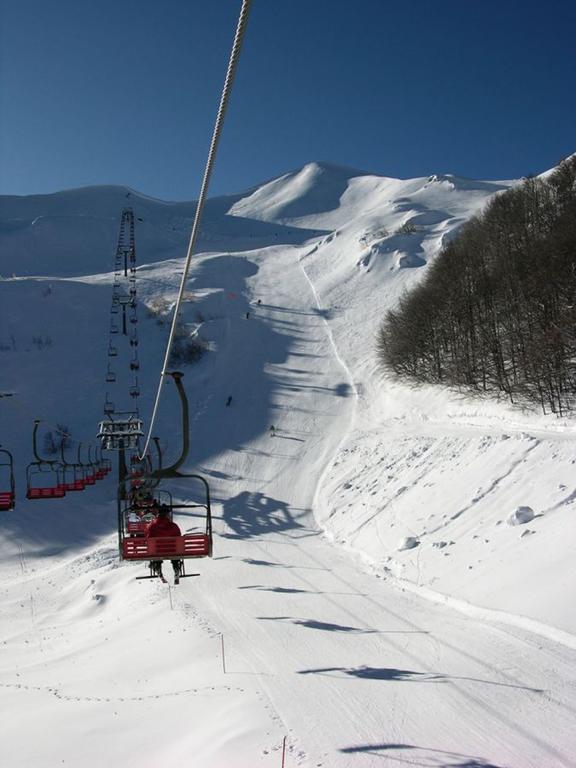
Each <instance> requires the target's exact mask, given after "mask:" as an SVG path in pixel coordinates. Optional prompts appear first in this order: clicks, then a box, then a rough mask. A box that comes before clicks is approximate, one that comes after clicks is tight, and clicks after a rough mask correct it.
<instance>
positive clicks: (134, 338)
mask: <svg viewBox="0 0 576 768" xmlns="http://www.w3.org/2000/svg"><path fill="white" fill-rule="evenodd" d="M130 346H131V347H137V346H138V335H137V334H136V331H134V333H133V334H132V335H131V336H130Z"/></svg>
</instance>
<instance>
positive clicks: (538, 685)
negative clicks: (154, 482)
mask: <svg viewBox="0 0 576 768" xmlns="http://www.w3.org/2000/svg"><path fill="white" fill-rule="evenodd" d="M513 183H514V182H513V181H501V182H489V181H473V180H469V179H462V178H458V177H455V176H451V175H437V176H431V177H425V178H418V179H408V180H400V179H391V178H386V177H382V176H377V175H373V174H369V173H364V172H360V171H354V170H352V169H346V168H341V167H337V166H333V165H330V164H327V163H311V164H309V165H307V166H305V167H304V168H302V169H300V170H298V171H295V172H292V173H288V174H285V175H284V176H281V177H280V178H278V179H274V180H272V181H269V182H267V183H265V184H262V185H260V186H258V187H256V188H254V189H251V190H248V191H246V192H244V193H241V194H238V195H233V196H227V197H222V198H215V199H212V200H210V201H209V203H208V204H207V206H206V213H205V217H204V220H203V224H202V235H201V239H200V244H199V249H198V250H199V253H198V255H197V256H196V257H195V259H194V264H193V268H192V272H191V276H190V283H189V286H188V288H189V295H188V300H187V302H186V305H185V308H184V319H185V321H186V322H187V323H188V324H189V326H190V327H191V328H194V329H196V330H197V332H198V333H199V335H200V336H201V337H202V338H204V339H205V340H206V341H207V342H208V343H209V346H210V349H209V352H208V353H207V354H206V355H205V356H204V357H203V358H202V359H201V360H200V362H198V363H197V364H195V365H194V366H187V367H186V368H185V384H186V388H187V390H188V393H189V399H190V404H191V419H192V448H191V453H190V458H189V462H188V466H189V468H191V469H192V468H193V469H194V470H196V471H198V472H200V473H202V474H203V475H205V476H206V477H207V478H208V479H209V481H210V484H211V488H212V493H213V498H214V502H215V515H216V523H215V527H216V542H215V557H214V559H213V560H211V561H209V562H206V561H200V562H198V564H197V566H196V565H195V567H194V569H193V570H195V571H198V572H199V573H200V574H201V576H200V578H198V579H190V580H188V581H186V582H185V583H183V584H181V585H180V586H179V587H178V588H177V590H176V589H172V588H170V589H168V588H166V587H165V586H164V585H161V584H156V583H150V582H137V581H135V580H134V575H135V573H137V572H139V568H138V567H137V566H133V565H130V564H123V565H121V566H120V565H119V563H118V559H117V553H116V549H115V548H116V540H115V530H116V521H115V503H114V494H115V485H114V481H113V479H109V480H108V481H106V482H104V483H102V484H100V485H99V486H96V487H95V488H93V489H90V490H89V491H88V490H87V491H86V492H84V493H82V494H76V496H75V497H74V498H71V497H70V498H66V499H64V500H62V501H43V502H27V501H26V500H25V484H24V481H25V478H24V467H25V465H26V463H27V462H28V461H29V460H30V459H31V449H30V436H31V429H32V422H33V419H34V418H39V419H42V420H44V424H43V429H44V430H46V429H50V428H53V425H55V424H56V423H58V424H65V425H66V426H67V427H68V428H69V429H70V430H71V431H72V433H73V434H74V436H75V437H76V439H77V440H84V441H90V440H93V438H94V434H95V431H96V425H97V422H98V420H99V418H100V415H101V413H102V405H103V402H104V395H105V392H106V385H105V383H104V374H105V369H106V363H107V344H108V336H107V333H108V323H109V315H108V312H109V307H110V297H111V284H112V280H113V274H112V273H111V269H112V265H113V258H114V251H115V243H116V237H117V230H118V225H119V219H120V212H121V209H122V208H123V207H124V206H128V205H129V206H131V207H132V208H133V210H134V213H135V216H136V247H137V254H138V262H139V264H141V265H142V266H141V267H140V268H139V270H138V291H139V298H140V302H141V305H147V307H148V309H146V308H145V307H144V306H141V309H140V315H139V317H140V324H139V328H140V337H141V344H140V347H139V353H140V359H141V371H140V384H141V389H142V398H141V412H142V414H143V416H144V419H145V420H146V418H148V415H149V413H150V410H151V405H152V399H153V396H154V393H155V386H156V383H157V377H158V374H159V369H160V365H161V360H162V355H163V351H164V349H163V345H164V343H165V340H166V335H167V324H166V322H163V316H162V312H164V311H166V309H167V308H168V309H169V307H170V306H171V303H172V302H173V301H174V299H175V296H176V293H177V289H178V284H179V279H180V275H181V270H182V257H183V256H184V253H185V248H186V243H187V237H188V234H189V228H190V224H191V220H192V216H193V214H194V210H195V205H194V203H167V202H163V201H159V200H154V199H151V198H149V197H146V196H144V195H141V194H140V193H138V192H135V191H134V190H129V189H127V188H121V187H92V188H86V189H79V190H69V191H66V192H61V193H55V194H52V195H43V196H32V197H25V198H19V197H4V198H0V275H2V280H1V281H0V361H1V363H2V364H1V366H0V393H6V392H9V393H13V394H12V395H11V396H10V397H1V398H0V443H2V444H3V445H5V446H6V447H8V448H9V449H10V450H12V451H13V452H14V454H15V458H16V464H17V469H18V505H17V510H16V511H15V512H13V513H3V516H2V518H0V554H1V558H0V573H1V574H2V582H1V584H2V587H1V589H2V603H1V606H2V607H1V608H0V616H1V617H2V618H1V623H2V636H1V638H0V639H1V640H2V645H0V647H1V648H2V660H1V662H0V664H1V666H0V699H1V700H2V704H3V712H5V713H7V714H6V715H5V725H6V726H7V727H8V729H9V733H10V734H11V738H10V739H8V740H4V741H3V744H2V747H0V754H1V753H2V749H4V750H6V757H5V760H6V764H7V765H11V766H34V768H44V767H45V768H52V766H55V765H60V764H73V765H81V766H82V768H96V766H100V765H102V764H103V762H106V763H108V764H111V765H120V764H121V765H123V766H130V765H138V766H139V768H152V767H153V766H154V768H155V767H156V766H158V765H163V766H173V767H174V768H179V766H184V765H190V764H192V763H193V764H194V765H195V766H198V768H224V766H226V767H227V768H244V767H245V766H246V767H247V766H248V765H250V766H254V765H263V766H268V765H269V766H275V765H280V764H281V748H282V743H283V740H284V738H285V737H286V748H287V755H286V763H285V764H286V766H292V765H299V766H304V767H305V768H311V767H312V766H325V767H326V768H327V766H330V767H331V768H336V767H338V768H341V767H343V766H346V767H348V766H354V768H356V766H358V768H363V767H364V766H373V765H388V764H389V765H396V764H397V763H398V761H405V762H409V763H411V764H422V765H424V764H425V765H430V766H461V768H463V766H470V767H471V766H481V765H483V766H522V767H524V766H534V768H535V767H536V766H538V768H541V767H542V766H544V767H546V768H547V767H548V766H550V768H552V766H569V765H576V745H575V743H574V739H573V736H572V731H571V720H572V718H573V715H572V712H573V710H574V706H575V705H576V692H575V691H576V688H575V685H574V682H575V678H574V671H573V669H574V664H573V662H574V650H575V649H576V611H575V610H574V607H573V601H571V593H572V591H573V588H574V587H575V586H576V566H575V565H574V558H573V557H572V539H573V537H572V536H571V533H573V532H574V522H573V518H574V504H576V487H575V485H574V481H573V479H572V477H573V464H574V461H576V458H574V457H575V448H576V441H575V439H574V437H573V422H572V421H571V420H568V419H564V420H558V419H556V418H554V417H544V416H541V415H539V414H538V413H533V412H528V411H524V412H522V411H518V410H514V409H512V408H510V407H509V406H507V405H503V404H499V403H494V402H490V401H480V400H477V401H473V400H470V399H467V398H463V397H461V396H458V395H456V394H453V393H450V392H447V391H444V390H442V389H440V388H431V387H422V388H409V387H407V386H405V385H401V384H399V383H398V382H395V381H394V380H392V379H390V378H389V377H387V376H386V375H385V374H384V373H383V372H382V371H381V370H380V368H379V367H378V364H377V360H376V356H375V344H374V342H375V334H376V332H377V329H378V326H379V324H380V322H381V321H382V318H383V315H384V313H385V311H386V309H387V308H389V307H391V306H394V304H395V303H396V302H397V300H398V297H399V296H400V295H401V294H402V292H403V291H405V290H407V289H409V288H410V287H411V286H413V285H415V284H416V283H417V282H418V281H419V280H420V279H421V278H422V276H423V275H424V274H425V273H426V267H427V265H428V264H429V263H430V262H431V261H432V260H433V259H434V258H435V256H436V254H437V253H438V251H439V249H440V247H441V246H442V243H443V242H445V241H446V238H450V237H452V236H454V234H455V232H456V231H457V230H458V227H459V226H460V225H461V224H462V223H463V222H464V221H466V220H467V219H468V218H469V217H470V216H472V215H474V214H475V213H477V212H478V211H480V210H481V209H482V207H483V206H484V205H485V204H486V202H487V201H488V200H489V199H490V197H491V196H492V195H494V194H497V193H498V192H499V191H501V190H503V189H506V188H508V187H509V186H510V185H511V184H513ZM159 308H160V309H159ZM39 338H40V339H42V340H43V341H42V343H39V342H38V339H39ZM46 340H49V342H47V341H46ZM126 362H127V361H126ZM108 389H109V391H110V392H111V396H112V397H113V399H114V400H115V402H117V404H121V403H122V402H123V401H124V400H126V401H127V393H126V392H124V391H123V390H120V388H119V387H115V385H111V386H109V388H108ZM229 397H232V402H231V405H230V407H227V406H226V401H227V400H228V398H229ZM271 425H274V427H275V430H274V432H272V431H271V430H270V426H271ZM158 431H159V433H160V434H161V436H162V439H163V443H164V445H165V446H166V450H167V453H168V454H170V453H171V452H173V453H175V452H177V450H178V445H177V437H176V436H177V433H178V414H177V409H176V406H175V402H174V396H173V393H172V392H171V391H170V389H169V387H167V389H166V392H165V396H164V400H163V403H162V407H161V413H160V422H159V428H158ZM0 481H1V477H0ZM0 490H1V488H0ZM173 490H174V491H175V493H177V494H178V497H179V498H184V499H185V498H188V495H189V490H188V489H187V488H186V486H185V485H184V484H183V483H181V484H179V485H176V486H175V488H174V489H173ZM518 507H530V508H531V509H532V510H533V511H534V514H535V516H534V518H533V519H531V520H530V521H529V522H526V523H524V524H520V525H512V524H511V523H512V522H518V520H517V518H514V513H515V511H516V510H517V508H518ZM177 521H178V522H179V523H180V524H181V526H182V527H183V528H184V529H186V528H187V527H188V526H189V525H190V524H191V521H190V520H189V519H187V518H184V517H182V518H181V519H179V520H177ZM222 638H223V640H222ZM223 650H225V654H226V666H225V667H224V666H223V664H222V658H221V655H222V651H223ZM406 682H409V683H415V682H420V683H421V684H420V685H406ZM422 683H426V685H422ZM31 712H34V713H38V717H37V718H36V719H37V722H38V723H39V726H38V729H37V733H36V734H35V738H34V739H29V738H26V737H27V735H28V733H29V730H30V713H31ZM519 712H521V718H520V719H518V713H519ZM167 725H169V727H167Z"/></svg>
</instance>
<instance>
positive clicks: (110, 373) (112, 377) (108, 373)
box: [106, 366, 116, 384]
mask: <svg viewBox="0 0 576 768" xmlns="http://www.w3.org/2000/svg"><path fill="white" fill-rule="evenodd" d="M106 381H107V383H108V384H112V383H113V382H115V381H116V374H115V373H114V371H113V370H112V368H110V366H108V370H107V371H106Z"/></svg>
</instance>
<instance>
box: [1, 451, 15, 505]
mask: <svg viewBox="0 0 576 768" xmlns="http://www.w3.org/2000/svg"><path fill="white" fill-rule="evenodd" d="M15 501H16V487H15V483H14V459H13V458H12V454H11V453H10V451H7V450H6V449H5V448H0V512H9V511H10V510H11V509H14V504H15Z"/></svg>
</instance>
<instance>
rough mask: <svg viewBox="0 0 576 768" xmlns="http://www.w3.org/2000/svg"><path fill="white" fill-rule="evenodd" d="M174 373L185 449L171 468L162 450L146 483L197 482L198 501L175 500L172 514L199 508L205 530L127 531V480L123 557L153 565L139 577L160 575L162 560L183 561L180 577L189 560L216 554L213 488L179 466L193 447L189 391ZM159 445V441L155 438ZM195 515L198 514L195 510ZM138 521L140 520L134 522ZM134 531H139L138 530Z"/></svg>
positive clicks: (121, 519)
mask: <svg viewBox="0 0 576 768" xmlns="http://www.w3.org/2000/svg"><path fill="white" fill-rule="evenodd" d="M167 375H168V376H172V378H173V379H174V382H175V384H176V388H177V390H178V394H179V396H180V403H181V407H182V449H181V453H180V456H179V458H178V459H177V461H175V462H174V463H173V464H172V465H171V466H170V467H166V468H163V467H162V466H161V463H162V456H161V453H160V452H159V462H160V466H159V468H158V469H157V470H154V471H153V472H150V473H149V474H148V475H147V476H144V478H143V479H144V481H145V483H147V482H150V481H154V480H156V482H162V481H163V480H164V479H167V478H178V479H189V480H194V481H197V488H198V487H199V489H200V490H199V491H197V492H198V501H196V502H194V503H186V504H180V503H178V504H175V503H174V502H173V501H172V499H170V502H169V504H168V507H169V509H170V515H172V514H173V512H174V510H180V509H182V510H191V509H194V510H199V511H200V517H201V518H202V521H203V522H202V523H201V525H200V526H199V527H200V528H201V530H198V531H195V532H193V533H185V534H184V535H181V536H163V537H160V538H147V537H146V536H141V535H131V533H130V532H128V531H126V518H125V515H124V512H125V509H123V507H122V499H126V498H128V496H127V494H126V488H125V482H126V481H124V482H121V483H120V486H119V489H118V545H119V553H120V558H121V559H122V560H141V561H148V563H149V568H150V575H149V576H138V577H137V578H139V579H151V578H156V577H157V574H156V573H155V572H154V569H153V562H154V561H158V560H161V561H162V560H178V561H180V569H179V571H180V577H184V576H186V573H185V561H186V560H188V559H192V558H200V557H212V511H211V506H210V488H209V486H208V483H207V482H206V480H205V479H204V478H203V477H202V476H201V475H194V474H192V475H189V474H186V473H184V472H180V471H179V468H180V467H181V466H182V464H183V463H184V461H185V460H186V456H187V454H188V449H189V446H190V437H189V410H188V402H187V399H186V393H185V391H184V387H183V386H182V382H181V379H182V374H181V373H178V372H173V373H167ZM155 442H156V445H157V446H158V442H157V440H156V439H155ZM192 514H193V515H194V513H192ZM134 522H136V521H134ZM134 533H137V532H136V531H135V532H134Z"/></svg>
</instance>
